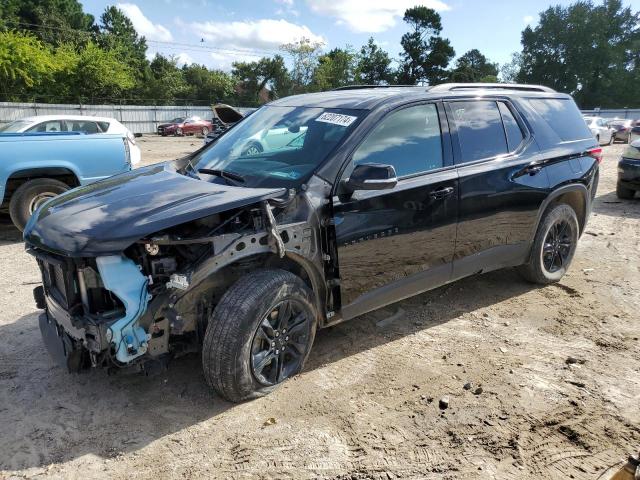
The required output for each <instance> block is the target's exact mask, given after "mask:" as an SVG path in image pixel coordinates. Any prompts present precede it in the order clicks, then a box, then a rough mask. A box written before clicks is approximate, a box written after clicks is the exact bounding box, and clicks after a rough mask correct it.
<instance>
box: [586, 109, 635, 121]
mask: <svg viewBox="0 0 640 480" xmlns="http://www.w3.org/2000/svg"><path fill="white" fill-rule="evenodd" d="M582 113H584V114H585V115H594V116H597V117H604V118H628V119H630V120H640V108H602V109H601V108H596V109H595V110H582Z"/></svg>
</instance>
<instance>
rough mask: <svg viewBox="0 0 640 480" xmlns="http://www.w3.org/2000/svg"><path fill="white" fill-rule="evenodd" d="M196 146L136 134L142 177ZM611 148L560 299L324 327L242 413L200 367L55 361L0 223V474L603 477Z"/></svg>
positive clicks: (16, 248) (617, 317) (636, 402)
mask: <svg viewBox="0 0 640 480" xmlns="http://www.w3.org/2000/svg"><path fill="white" fill-rule="evenodd" d="M201 142H202V140H201V139H197V138H186V139H175V138H165V139H156V138H154V137H143V138H142V139H140V144H141V146H142V148H143V155H144V158H145V162H146V163H149V162H150V161H151V160H152V159H153V160H162V159H166V158H171V157H175V156H179V155H181V154H182V153H187V152H188V151H190V150H192V149H194V148H197V147H199V146H200V145H201ZM623 148H624V146H623V145H615V146H613V147H608V148H607V149H606V158H605V161H604V163H603V166H602V175H601V177H602V178H601V182H600V189H599V193H598V197H597V200H596V202H595V208H594V213H593V216H592V217H591V220H590V222H589V225H588V227H587V229H586V233H585V235H584V236H583V237H582V240H581V242H580V246H579V249H578V252H577V255H576V258H575V260H574V263H573V265H572V268H571V271H570V273H569V274H568V275H567V276H566V277H565V278H564V279H563V280H562V282H561V283H560V284H557V285H554V286H549V287H546V288H537V287H535V286H532V285H529V284H527V283H525V282H523V281H521V280H520V279H519V277H518V276H517V274H516V273H515V272H514V271H512V270H503V271H498V272H493V273H490V274H487V275H483V276H477V277H473V278H468V279H466V280H463V281H461V282H459V283H456V284H452V285H449V286H446V287H443V288H440V289H437V290H435V291H432V292H429V293H426V294H423V295H420V296H418V297H415V298H413V299H410V300H407V301H403V302H401V303H399V304H397V305H395V306H393V307H390V308H388V309H385V310H383V311H379V312H375V313H372V314H369V315H366V316H364V317H361V318H359V319H356V320H354V321H352V322H350V323H347V324H343V325H340V326H337V327H334V328H332V329H330V330H326V331H321V332H319V334H318V335H317V337H316V343H315V346H314V349H313V351H312V353H311V357H310V359H309V362H308V365H307V367H306V369H305V371H304V372H303V373H302V374H301V375H299V376H298V377H296V378H294V379H292V380H290V381H288V382H287V383H286V384H285V385H283V386H282V387H281V388H280V389H279V390H277V391H276V392H275V393H274V394H272V395H270V396H268V397H267V398H263V399H259V400H256V401H253V402H249V403H245V404H242V405H234V404H230V403H227V402H224V401H222V400H221V399H220V398H218V397H216V396H215V395H213V394H212V393H211V392H210V391H209V390H208V389H207V387H206V386H205V383H204V379H203V376H202V371H201V367H200V359H199V357H197V356H192V357H187V358H182V359H179V360H177V361H175V362H174V363H173V364H172V365H171V366H170V368H169V370H167V371H166V372H163V373H160V374H157V375H155V376H150V377H143V376H126V375H116V376H107V375H106V373H105V372H103V371H92V372H90V373H88V374H83V375H79V376H71V375H68V374H66V373H64V372H63V371H62V370H61V369H60V368H58V367H55V366H53V364H52V362H51V360H50V358H49V357H48V355H47V353H46V352H45V351H44V348H43V344H42V341H41V339H40V333H39V330H38V325H37V311H36V309H35V305H34V302H33V300H32V294H31V291H32V289H33V287H34V286H35V285H37V284H38V282H39V273H38V270H37V268H36V264H35V262H34V261H33V259H32V258H30V257H29V256H28V255H27V254H26V253H24V251H23V244H22V243H21V241H20V236H19V234H18V233H17V231H15V230H14V229H13V228H12V227H10V226H9V224H8V220H6V219H3V220H2V221H3V222H4V224H3V225H2V226H1V227H0V265H1V266H2V275H0V299H1V303H0V304H1V306H2V308H1V310H0V339H1V341H0V477H7V478H14V477H16V478H23V477H28V478H32V477H51V478H65V479H67V478H70V479H75V478H78V479H83V480H86V479H91V478H105V477H109V478H123V479H124V478H126V479H132V478H133V479H135V478H155V479H165V478H292V479H306V478H323V479H364V478H367V479H368V478H376V479H393V478H445V479H454V478H455V479H460V478H462V479H467V478H504V479H507V478H509V479H511V478H527V479H538V478H540V479H543V478H544V479H547V478H576V479H598V478H608V477H609V476H610V474H611V472H612V471H613V468H614V467H615V466H618V465H620V464H621V462H622V460H623V459H625V458H626V456H627V455H628V454H629V453H632V452H633V451H637V450H638V448H639V447H640V362H639V359H640V341H639V339H638V337H639V336H640V321H639V318H638V312H640V294H639V293H638V289H639V287H640V200H639V199H636V200H635V201H619V200H617V198H616V197H615V193H614V190H615V175H616V160H617V158H618V157H619V155H620V153H621V151H622V149H623ZM467 383H469V384H470V385H468V387H469V388H468V389H465V384H467ZM443 397H448V402H449V406H448V408H447V409H446V410H444V411H443V410H440V408H439V402H440V400H441V399H443Z"/></svg>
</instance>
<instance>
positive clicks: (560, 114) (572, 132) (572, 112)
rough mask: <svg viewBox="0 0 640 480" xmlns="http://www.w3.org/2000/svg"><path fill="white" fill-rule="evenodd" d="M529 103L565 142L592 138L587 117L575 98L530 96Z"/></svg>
mask: <svg viewBox="0 0 640 480" xmlns="http://www.w3.org/2000/svg"><path fill="white" fill-rule="evenodd" d="M529 104H530V105H531V106H532V107H533V109H534V110H535V111H536V112H537V113H538V115H540V116H541V117H542V119H543V120H544V121H545V122H546V123H547V125H549V127H551V129H552V130H553V131H554V132H555V133H556V134H557V135H558V137H560V139H561V140H562V141H563V142H571V141H575V140H586V139H590V138H592V135H591V132H590V131H589V128H588V127H587V124H586V122H585V119H584V118H583V117H582V114H581V113H580V110H578V107H577V106H576V104H575V103H574V101H573V100H570V99H560V98H530V99H529Z"/></svg>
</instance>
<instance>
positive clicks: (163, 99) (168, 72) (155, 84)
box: [145, 53, 188, 105]
mask: <svg viewBox="0 0 640 480" xmlns="http://www.w3.org/2000/svg"><path fill="white" fill-rule="evenodd" d="M177 64H178V61H177V59H176V58H174V57H169V58H167V57H165V56H163V55H160V54H159V53H156V56H155V57H154V58H153V60H152V61H151V63H150V65H149V70H150V75H149V78H148V80H147V88H146V93H145V98H153V99H154V100H155V102H156V103H157V104H160V105H162V104H164V105H169V104H171V103H173V102H175V99H177V98H183V97H184V96H185V95H186V92H187V91H188V85H187V83H186V82H185V80H184V76H183V74H182V70H180V69H179V68H178V65H177Z"/></svg>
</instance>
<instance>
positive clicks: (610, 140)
mask: <svg viewBox="0 0 640 480" xmlns="http://www.w3.org/2000/svg"><path fill="white" fill-rule="evenodd" d="M615 140H616V137H615V135H614V134H611V138H610V139H609V143H608V144H607V145H610V146H611V145H613V142H615Z"/></svg>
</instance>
